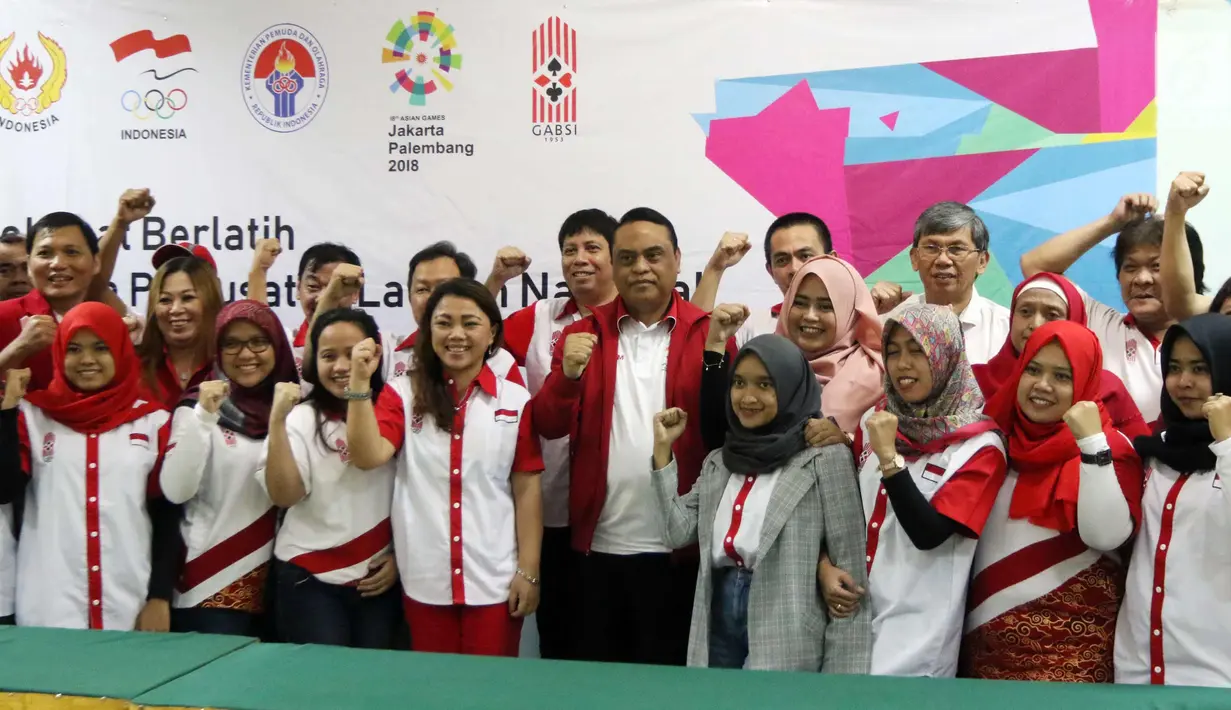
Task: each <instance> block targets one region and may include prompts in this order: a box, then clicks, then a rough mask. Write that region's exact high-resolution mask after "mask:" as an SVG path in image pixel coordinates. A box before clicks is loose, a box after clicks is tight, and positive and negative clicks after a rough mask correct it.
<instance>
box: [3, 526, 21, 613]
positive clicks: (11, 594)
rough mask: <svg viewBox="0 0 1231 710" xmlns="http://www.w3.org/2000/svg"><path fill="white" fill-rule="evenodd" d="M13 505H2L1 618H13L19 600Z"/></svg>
mask: <svg viewBox="0 0 1231 710" xmlns="http://www.w3.org/2000/svg"><path fill="white" fill-rule="evenodd" d="M13 522H14V521H13V504H12V503H5V504H4V505H0V617H4V616H12V615H13V612H14V609H15V608H16V607H15V604H16V599H17V538H16V537H15V536H14V535H13Z"/></svg>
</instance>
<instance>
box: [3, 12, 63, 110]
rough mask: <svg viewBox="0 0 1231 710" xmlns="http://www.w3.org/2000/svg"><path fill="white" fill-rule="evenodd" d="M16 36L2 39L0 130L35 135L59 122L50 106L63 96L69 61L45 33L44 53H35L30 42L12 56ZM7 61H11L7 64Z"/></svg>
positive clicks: (12, 34) (39, 35)
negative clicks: (35, 132)
mask: <svg viewBox="0 0 1231 710" xmlns="http://www.w3.org/2000/svg"><path fill="white" fill-rule="evenodd" d="M16 37H17V35H16V33H10V34H9V36H8V37H4V38H3V39H0V128H3V129H5V130H8V131H17V132H18V133H32V132H34V131H41V130H44V129H47V128H50V127H51V126H54V125H55V124H57V123H59V122H60V118H59V117H58V116H56V115H55V114H54V113H52V112H51V107H52V105H53V104H55V103H56V102H57V101H59V100H60V97H61V96H62V95H63V91H64V84H65V82H67V81H68V61H67V60H66V58H65V56H64V50H63V49H62V48H61V47H60V45H59V44H57V43H56V41H55V40H54V39H52V38H50V37H48V36H47V35H45V34H43V33H42V32H39V33H38V41H39V44H40V45H42V48H43V51H42V52H41V53H40V52H38V50H37V48H35V49H34V50H33V51H32V50H31V48H30V44H29V43H28V42H27V43H26V44H25V45H24V46H23V47H22V48H21V49H19V50H18V51H17V52H16V53H15V54H14V56H13V57H9V50H10V49H11V48H12V46H13V42H14V41H15V40H16ZM5 59H11V61H9V62H8V63H7V64H5V63H4V60H5ZM6 76H7V77H8V78H6ZM9 79H12V83H11V84H10V83H9V81H8V80H9ZM6 112H7V114H9V115H5V113H6Z"/></svg>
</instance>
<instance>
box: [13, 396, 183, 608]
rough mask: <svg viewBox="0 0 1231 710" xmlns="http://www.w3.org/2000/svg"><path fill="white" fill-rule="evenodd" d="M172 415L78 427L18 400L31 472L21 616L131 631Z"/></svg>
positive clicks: (145, 578) (145, 576) (21, 549)
mask: <svg viewBox="0 0 1231 710" xmlns="http://www.w3.org/2000/svg"><path fill="white" fill-rule="evenodd" d="M169 417H170V413H169V412H152V413H150V414H147V415H145V416H144V417H141V418H140V419H137V420H135V421H132V422H128V423H127V424H121V425H120V426H118V427H116V428H115V429H112V430H111V431H108V432H105V433H103V434H89V435H86V434H81V433H78V432H75V431H73V430H72V429H69V428H68V427H66V426H64V425H63V424H60V423H58V422H56V421H54V420H52V419H51V418H50V417H48V416H47V415H46V414H44V413H43V411H42V410H41V409H39V408H38V407H35V406H34V405H31V404H30V403H28V402H22V403H21V404H20V421H19V423H18V431H19V437H20V441H21V446H22V459H23V463H24V464H25V465H26V470H27V471H29V472H30V484H29V487H28V488H27V489H26V509H25V515H24V517H23V519H22V528H21V545H19V546H18V548H17V583H18V584H17V623H18V624H19V625H21V626H56V627H61V628H70V629H116V630H120V631H130V630H132V629H133V628H134V627H135V626H136V623H137V615H138V614H140V613H141V608H142V607H143V606H145V599H146V594H147V591H148V589H149V581H150V564H151V563H150V544H151V539H152V530H153V529H152V525H151V523H150V516H149V512H148V510H147V508H146V499H147V498H148V496H149V491H150V478H151V474H153V475H154V476H157V473H156V472H157V469H158V466H159V464H160V463H161V455H160V451H161V449H162V448H163V447H164V446H165V445H166V437H167V431H166V429H165V425H166V423H167V420H168V418H169Z"/></svg>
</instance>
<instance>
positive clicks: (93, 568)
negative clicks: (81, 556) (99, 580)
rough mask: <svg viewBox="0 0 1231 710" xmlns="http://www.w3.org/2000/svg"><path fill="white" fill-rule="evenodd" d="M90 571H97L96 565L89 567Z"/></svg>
mask: <svg viewBox="0 0 1231 710" xmlns="http://www.w3.org/2000/svg"><path fill="white" fill-rule="evenodd" d="M90 571H91V572H97V571H98V565H94V566H93V567H91V568H90Z"/></svg>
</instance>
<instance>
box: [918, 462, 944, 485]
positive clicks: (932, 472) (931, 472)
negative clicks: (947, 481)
mask: <svg viewBox="0 0 1231 710" xmlns="http://www.w3.org/2000/svg"><path fill="white" fill-rule="evenodd" d="M919 475H920V476H921V477H922V478H923V480H925V481H928V482H931V483H940V479H942V478H944V477H945V469H944V468H943V467H941V466H937V465H936V464H934V463H930V464H927V465H926V466H924V467H923V473H921V474H919Z"/></svg>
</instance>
